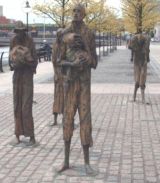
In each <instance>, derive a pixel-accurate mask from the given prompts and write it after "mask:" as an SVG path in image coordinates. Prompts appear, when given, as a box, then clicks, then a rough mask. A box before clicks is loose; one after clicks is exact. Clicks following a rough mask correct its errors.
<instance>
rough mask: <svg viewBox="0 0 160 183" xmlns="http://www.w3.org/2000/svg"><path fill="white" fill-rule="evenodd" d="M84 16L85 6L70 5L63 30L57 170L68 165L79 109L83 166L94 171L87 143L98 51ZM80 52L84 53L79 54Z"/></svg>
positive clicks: (90, 135) (89, 141)
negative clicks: (68, 20)
mask: <svg viewBox="0 0 160 183" xmlns="http://www.w3.org/2000/svg"><path fill="white" fill-rule="evenodd" d="M84 17H85V8H84V6H83V5H81V4H77V5H76V6H75V7H74V9H73V21H72V23H71V25H70V26H69V27H67V28H65V29H64V32H63V45H62V47H61V57H60V65H61V66H62V72H63V75H64V81H63V82H64V98H65V101H64V112H63V139H64V144H65V159H64V165H63V167H62V168H61V169H60V170H59V172H63V171H65V170H67V169H69V154H70V144H71V138H72V135H73V130H74V116H75V114H76V111H77V110H78V113H79V119H80V137H81V144H82V146H83V152H84V162H85V170H86V173H87V174H93V173H94V170H93V169H92V168H91V167H90V161H89V147H91V146H92V145H93V142H92V123H91V89H90V85H91V68H94V69H95V68H96V66H97V55H96V44H95V36H94V33H93V32H92V31H91V30H90V29H89V28H88V27H87V26H86V25H85V23H84V22H83V18H84ZM68 39H70V40H68ZM68 41H69V42H68ZM82 52H83V53H85V54H81V53H82Z"/></svg>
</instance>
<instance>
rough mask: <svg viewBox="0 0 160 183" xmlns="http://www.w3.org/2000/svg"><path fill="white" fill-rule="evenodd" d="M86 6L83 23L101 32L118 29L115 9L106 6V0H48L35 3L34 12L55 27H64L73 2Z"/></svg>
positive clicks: (67, 21) (68, 18)
mask: <svg viewBox="0 0 160 183" xmlns="http://www.w3.org/2000/svg"><path fill="white" fill-rule="evenodd" d="M77 2H79V3H83V4H84V6H86V18H85V23H86V24H87V25H88V26H89V27H90V28H92V29H94V30H97V31H101V32H102V31H103V32H117V31H119V27H120V25H119V20H118V19H117V15H116V11H115V10H114V9H111V8H109V7H108V6H107V4H106V0H79V1H77V0H50V1H47V2H45V3H44V2H43V3H41V4H39V3H38V2H37V3H35V6H34V12H35V13H36V14H38V15H45V16H47V17H48V18H50V19H52V20H53V24H55V25H56V26H57V27H65V26H66V25H68V23H69V22H70V21H71V14H72V8H73V6H74V5H75V3H77Z"/></svg>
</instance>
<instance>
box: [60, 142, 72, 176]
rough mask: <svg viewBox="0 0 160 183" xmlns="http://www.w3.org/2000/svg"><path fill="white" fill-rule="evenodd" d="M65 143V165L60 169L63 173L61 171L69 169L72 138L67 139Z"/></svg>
mask: <svg viewBox="0 0 160 183" xmlns="http://www.w3.org/2000/svg"><path fill="white" fill-rule="evenodd" d="M64 145H65V149H64V153H65V158H64V165H63V166H62V168H61V169H60V170H59V171H58V173H61V172H63V171H65V170H67V169H69V154H70V145H71V140H69V141H65V143H64Z"/></svg>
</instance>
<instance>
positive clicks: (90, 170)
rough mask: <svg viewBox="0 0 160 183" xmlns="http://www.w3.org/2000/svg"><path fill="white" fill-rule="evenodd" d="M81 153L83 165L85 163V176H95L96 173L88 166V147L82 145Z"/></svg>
mask: <svg viewBox="0 0 160 183" xmlns="http://www.w3.org/2000/svg"><path fill="white" fill-rule="evenodd" d="M83 153H84V163H85V170H86V174H89V175H96V174H97V172H95V170H93V169H92V168H91V166H90V161H89V145H84V146H83Z"/></svg>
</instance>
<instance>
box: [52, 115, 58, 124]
mask: <svg viewBox="0 0 160 183" xmlns="http://www.w3.org/2000/svg"><path fill="white" fill-rule="evenodd" d="M57 117H58V113H54V123H53V126H55V125H57Z"/></svg>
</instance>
